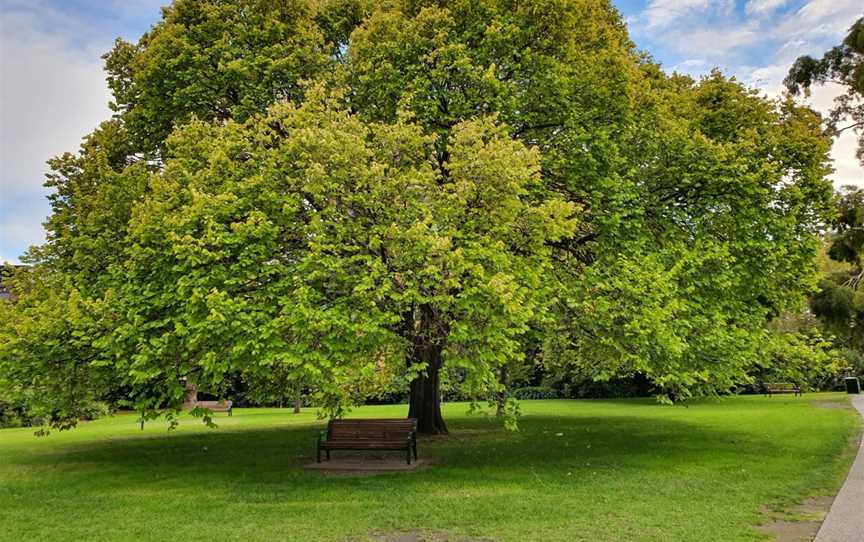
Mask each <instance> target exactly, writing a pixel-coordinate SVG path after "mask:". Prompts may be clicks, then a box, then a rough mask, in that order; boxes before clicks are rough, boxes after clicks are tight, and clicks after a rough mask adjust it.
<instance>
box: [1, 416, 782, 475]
mask: <svg viewBox="0 0 864 542" xmlns="http://www.w3.org/2000/svg"><path fill="white" fill-rule="evenodd" d="M238 421H240V420H238ZM450 428H451V434H450V435H448V436H445V437H434V438H421V439H420V442H419V446H418V448H419V453H420V455H421V456H423V457H425V458H429V459H431V460H432V461H433V462H434V467H432V468H431V469H428V470H424V471H416V472H406V473H394V474H387V475H383V476H381V477H376V479H377V478H381V479H397V480H400V481H399V482H398V483H399V484H414V483H417V484H426V483H429V482H434V481H448V482H454V481H455V482H458V481H460V480H463V481H465V482H466V483H468V482H470V480H476V479H478V478H480V477H482V478H483V483H484V484H493V485H494V484H496V483H512V482H513V480H518V479H519V478H520V477H522V476H531V477H535V478H537V477H548V478H549V479H550V480H554V479H556V478H560V477H561V476H563V475H567V474H569V475H576V476H579V475H580V474H581V473H583V471H591V472H592V473H597V472H601V473H602V472H603V471H604V470H607V469H608V470H615V471H618V472H620V471H622V470H629V469H633V470H654V471H656V470H658V469H659V470H665V469H673V470H674V469H678V468H689V467H694V466H695V467H698V466H699V465H702V464H706V465H707V464H712V465H714V466H715V467H716V466H717V465H718V464H719V465H720V466H721V467H722V465H723V464H724V463H725V462H728V464H730V465H734V464H740V463H741V462H742V461H747V460H748V458H750V459H755V458H760V457H770V456H771V455H772V454H773V453H775V451H776V449H777V448H776V447H775V445H774V442H773V440H771V439H770V438H769V437H767V436H762V437H761V438H760V436H759V435H756V434H752V433H739V432H730V431H726V430H721V429H716V428H711V427H706V426H704V425H699V424H697V423H691V422H682V421H678V420H668V419H662V420H661V419H655V418H649V417H638V416H610V417H605V416H604V417H572V418H569V417H559V416H555V417H552V416H548V417H547V416H527V417H525V418H523V419H522V420H521V421H520V431H519V432H516V433H511V432H506V431H505V430H504V429H503V428H501V426H500V424H499V423H497V422H496V421H494V420H489V419H486V418H480V417H478V418H471V417H468V418H456V419H452V420H451V421H450ZM319 430H320V425H315V426H310V425H305V426H290V425H289V426H281V427H271V428H266V429H260V428H250V429H243V428H242V427H239V428H238V427H232V428H230V429H227V430H223V429H215V430H212V431H209V432H205V433H192V434H190V433H175V434H166V435H163V436H155V437H154V436H147V437H129V438H115V439H110V440H109V439H104V440H97V441H93V442H92V443H86V444H76V445H74V446H71V445H70V446H69V447H66V448H61V449H60V450H58V451H57V452H56V453H51V454H34V455H31V456H24V457H18V458H15V459H14V461H18V462H19V463H20V464H21V465H22V466H28V467H33V468H37V469H39V468H45V469H49V470H50V472H52V473H53V474H52V476H59V477H61V479H62V482H63V484H64V485H67V484H68V485H78V486H79V487H80V488H81V489H82V490H86V491H89V490H95V491H100V490H107V491H110V490H111V489H112V488H119V487H125V486H128V485H129V484H135V485H137V486H138V487H146V486H147V485H148V484H151V483H152V484H157V485H159V486H160V487H163V488H164V487H168V488H171V487H176V488H183V489H185V490H190V491H192V490H194V489H195V488H196V487H199V488H200V489H201V490H202V491H206V490H207V488H208V487H211V486H213V485H214V484H215V485H218V486H222V487H226V486H236V487H238V488H241V491H242V487H243V486H247V485H250V484H254V485H258V486H262V485H263V486H270V487H272V488H273V489H274V490H277V491H278V490H279V488H280V487H282V488H291V490H292V491H296V490H298V489H300V488H303V487H306V488H309V489H314V488H327V487H332V486H334V485H336V486H339V485H349V486H351V485H354V486H363V485H364V484H371V485H372V486H375V485H376V482H369V481H368V479H364V480H359V479H351V478H332V477H325V476H322V475H321V473H319V472H308V471H306V470H304V469H303V468H302V466H303V465H304V464H306V463H310V462H312V461H314V460H315V459H314V455H315V443H316V439H317V435H318V431H319ZM49 438H50V437H49ZM339 453H340V452H333V454H334V457H335V454H339ZM396 454H397V455H398V454H399V453H398V452H396ZM751 456H752V457H751ZM400 457H401V456H400ZM372 460H374V459H372ZM718 462H719V463H718ZM97 474H98V476H97ZM85 479H86V483H84V482H85ZM76 482H81V483H80V484H77V483H76Z"/></svg>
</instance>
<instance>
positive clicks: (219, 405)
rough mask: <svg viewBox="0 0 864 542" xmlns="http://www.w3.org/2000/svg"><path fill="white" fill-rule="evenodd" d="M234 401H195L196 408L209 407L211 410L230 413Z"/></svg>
mask: <svg viewBox="0 0 864 542" xmlns="http://www.w3.org/2000/svg"><path fill="white" fill-rule="evenodd" d="M233 405H234V403H233V402H232V401H196V402H195V407H196V408H209V409H210V411H211V412H227V413H228V415H229V416H230V415H231V412H232V410H234V407H233Z"/></svg>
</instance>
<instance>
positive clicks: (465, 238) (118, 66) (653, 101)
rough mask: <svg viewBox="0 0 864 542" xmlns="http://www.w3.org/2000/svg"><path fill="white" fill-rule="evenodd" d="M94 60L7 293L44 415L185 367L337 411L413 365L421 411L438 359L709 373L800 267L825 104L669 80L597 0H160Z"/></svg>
mask: <svg viewBox="0 0 864 542" xmlns="http://www.w3.org/2000/svg"><path fill="white" fill-rule="evenodd" d="M105 61H106V70H107V72H108V77H109V85H110V87H111V89H112V91H113V94H114V101H113V104H112V107H113V108H114V110H115V113H116V115H115V118H114V119H112V120H111V121H108V122H106V123H104V124H103V125H102V126H100V128H99V129H97V130H96V131H95V132H94V133H93V134H91V135H90V136H88V138H87V139H86V140H85V142H84V144H83V145H82V147H81V149H80V151H79V152H78V154H74V155H73V154H66V155H63V156H61V157H58V158H57V159H55V160H54V161H52V163H51V166H52V173H51V174H50V175H49V177H48V180H47V183H46V184H47V185H48V186H49V187H51V188H53V189H54V190H55V193H54V194H53V195H52V196H51V203H52V211H53V212H52V216H51V217H50V218H49V220H48V223H47V228H48V230H49V236H48V242H47V244H46V245H45V246H43V247H37V248H34V249H33V250H32V251H31V252H30V254H29V255H28V257H29V261H30V262H31V263H33V264H35V267H34V268H33V269H32V270H30V271H28V272H27V274H26V277H22V278H21V279H20V280H21V285H22V286H21V287H20V292H21V300H20V301H19V302H18V303H16V304H14V305H12V306H10V307H4V308H3V309H2V310H4V311H6V312H7V313H8V315H9V317H8V321H9V322H10V324H8V325H4V327H3V329H2V330H0V336H2V339H0V380H2V382H4V384H2V385H3V386H4V387H10V388H12V389H15V390H20V392H21V393H25V392H26V393H30V392H33V395H32V396H33V397H38V399H37V400H38V401H42V402H44V403H45V408H47V409H48V410H50V411H51V412H52V414H51V418H50V419H51V420H52V423H53V424H55V425H57V426H60V427H65V426H66V425H70V424H73V423H74V420H75V419H77V417H76V413H77V412H78V409H79V406H78V405H80V404H83V403H84V402H86V401H89V400H91V399H94V398H101V397H109V398H112V399H111V400H112V402H117V401H127V402H129V403H130V404H132V405H134V407H135V408H136V409H137V410H138V411H139V412H142V413H143V416H144V417H145V418H146V417H151V416H155V415H156V413H157V411H158V410H159V409H161V408H165V407H170V408H172V409H174V410H175V411H176V409H177V408H179V405H180V404H181V402H182V400H183V395H184V386H183V385H182V383H181V379H183V378H187V379H190V380H191V381H193V382H195V383H196V385H197V386H198V387H199V388H200V389H202V390H207V391H209V392H210V393H213V394H214V395H217V396H222V395H224V394H225V393H226V391H227V387H228V386H229V384H230V382H229V380H230V378H234V377H239V378H241V379H242V381H244V382H246V383H247V384H248V385H250V386H253V387H260V388H261V390H264V389H266V388H268V387H269V386H271V385H272V384H273V382H275V381H278V382H283V383H284V385H286V386H294V385H302V386H304V387H308V388H310V389H311V390H312V394H313V397H312V399H313V401H314V402H315V403H316V404H318V405H321V406H322V407H323V408H324V410H325V411H326V412H328V413H331V414H335V415H338V414H340V413H342V412H343V411H344V409H345V408H346V407H347V406H350V405H352V404H356V403H359V402H362V401H363V400H364V399H365V398H367V397H369V396H370V395H372V396H375V395H380V396H383V395H386V394H391V393H393V392H394V385H396V384H394V383H401V382H409V383H410V384H409V387H410V407H409V413H410V414H411V415H412V416H416V417H418V418H419V419H420V427H421V430H422V431H425V432H440V431H444V430H446V426H445V424H444V422H443V418H442V417H441V414H440V404H439V401H440V392H441V382H442V379H443V380H445V384H447V385H448V386H454V387H458V388H459V390H458V391H459V393H460V394H462V395H464V396H466V397H470V398H472V399H478V400H485V399H489V398H490V397H496V396H497V399H498V402H499V405H500V406H501V407H502V409H504V410H507V412H510V413H511V414H513V413H515V412H517V411H518V408H517V407H516V406H515V404H514V403H513V402H512V401H509V402H508V401H507V398H506V393H504V390H505V388H506V387H507V385H508V378H506V377H505V375H506V374H510V375H511V376H512V375H514V374H520V372H524V370H526V369H527V368H529V367H533V366H534V365H537V364H539V365H541V366H542V367H543V369H544V370H545V371H547V372H549V373H560V374H568V373H572V374H578V375H580V378H583V377H587V378H592V379H598V380H601V381H609V380H613V379H616V378H627V377H629V376H632V375H634V374H640V375H645V376H646V377H647V378H648V379H650V380H651V382H652V383H653V385H654V387H655V389H656V390H657V393H658V394H659V395H662V396H665V397H667V398H669V397H671V398H675V399H683V398H687V397H689V396H693V395H698V394H704V393H716V392H720V391H725V390H728V389H730V388H732V387H733V386H734V385H735V384H736V383H737V382H740V381H742V380H746V379H747V378H748V376H747V374H748V371H749V370H750V369H752V368H753V366H754V363H756V362H758V361H759V360H760V359H763V358H762V357H760V356H764V355H766V354H765V351H764V349H760V348H759V345H760V344H761V343H763V342H764V341H765V340H766V333H768V332H767V331H766V328H765V323H766V321H767V320H769V319H771V318H773V317H774V316H776V315H778V314H780V313H781V312H783V311H785V310H790V309H794V308H796V307H800V306H801V305H802V304H803V300H804V295H805V293H806V292H807V291H809V290H810V289H812V288H813V287H814V285H815V282H816V273H815V266H814V258H815V256H816V251H817V248H818V234H819V233H820V231H821V228H822V227H823V226H824V224H825V221H826V219H827V218H828V217H829V216H830V214H831V212H832V192H831V186H830V183H829V182H828V181H826V179H825V176H826V174H827V173H828V171H829V168H828V151H829V147H830V140H829V139H828V138H827V137H825V136H824V135H823V134H822V133H821V130H820V122H821V121H820V118H819V117H818V115H816V114H815V113H813V112H812V111H810V110H809V109H806V108H801V107H798V106H796V105H795V104H794V103H793V102H792V101H791V100H785V101H769V100H766V99H764V98H762V97H760V96H758V95H757V94H756V93H755V92H753V91H750V90H747V89H745V88H743V87H742V86H741V85H740V84H739V83H738V82H736V81H735V80H734V79H728V78H726V77H724V76H723V75H722V74H720V73H712V74H711V75H710V76H709V77H706V78H704V79H702V80H700V81H694V80H692V79H690V78H687V77H683V76H679V75H671V76H669V75H666V74H665V73H663V72H662V71H661V70H660V68H659V66H657V65H656V64H654V63H653V62H651V61H650V59H647V58H646V57H644V56H641V55H639V54H638V53H637V52H636V51H635V50H634V48H633V44H632V43H631V41H630V39H629V37H628V35H627V31H626V28H625V26H624V24H623V22H622V20H621V18H620V16H619V14H618V13H617V12H616V11H615V10H614V9H613V8H612V7H611V6H610V5H609V3H608V2H607V1H605V0H554V1H552V0H534V1H531V2H519V3H514V2H510V1H507V0H481V1H476V0H471V1H468V0H451V1H447V2H425V1H415V0H397V1H394V2H388V3H384V4H379V3H371V2H364V1H357V0H328V1H321V2H318V1H316V2H311V1H305V0H291V1H289V2H265V1H263V0H233V1H229V0H176V1H175V2H174V3H173V4H172V5H171V6H170V7H168V8H166V9H165V10H164V11H163V20H162V21H161V22H160V23H158V24H157V25H155V26H154V27H153V28H152V29H151V30H150V31H149V32H148V33H147V34H145V35H144V36H143V37H142V38H141V39H140V40H139V41H138V42H137V43H134V44H133V43H126V42H123V41H118V42H117V43H116V44H115V46H114V48H113V49H112V51H111V52H109V53H108V54H107V55H106V56H105ZM27 277H29V278H27ZM28 281H29V282H28ZM25 283H26V284H25ZM794 346H795V345H790V348H793V347H794ZM301 383H302V384H301ZM28 390H29V391H28ZM15 393H18V392H17V391H16V392H15ZM504 407H506V409H505V408H504ZM511 418H512V416H510V417H509V418H508V423H511V424H512V419H511Z"/></svg>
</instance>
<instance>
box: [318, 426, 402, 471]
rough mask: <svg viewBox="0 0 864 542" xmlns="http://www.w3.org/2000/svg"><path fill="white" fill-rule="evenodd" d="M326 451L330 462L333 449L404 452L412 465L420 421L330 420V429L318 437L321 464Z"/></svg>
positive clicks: (328, 427)
mask: <svg viewBox="0 0 864 542" xmlns="http://www.w3.org/2000/svg"><path fill="white" fill-rule="evenodd" d="M322 450H323V451H324V453H326V454H327V459H328V460H329V459H330V450H404V451H405V454H406V455H405V457H406V459H407V460H408V464H409V465H410V464H411V453H412V451H413V453H414V459H415V460H416V459H417V420H415V419H414V418H407V419H386V418H385V419H365V420H364V419H360V420H330V423H328V424H327V429H326V430H324V431H321V434H320V435H319V436H318V450H317V452H316V454H315V455H316V457H317V461H318V463H320V462H321V451H322Z"/></svg>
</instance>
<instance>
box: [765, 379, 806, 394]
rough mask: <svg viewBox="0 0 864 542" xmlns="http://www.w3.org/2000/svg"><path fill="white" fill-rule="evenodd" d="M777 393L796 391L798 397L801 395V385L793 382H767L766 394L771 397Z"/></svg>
mask: <svg viewBox="0 0 864 542" xmlns="http://www.w3.org/2000/svg"><path fill="white" fill-rule="evenodd" d="M775 393H794V394H795V396H796V397H797V396H799V395H801V387H800V386H799V385H798V384H793V383H791V382H778V383H773V384H765V395H767V396H769V397H770V396H772V395H774V394H775Z"/></svg>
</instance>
